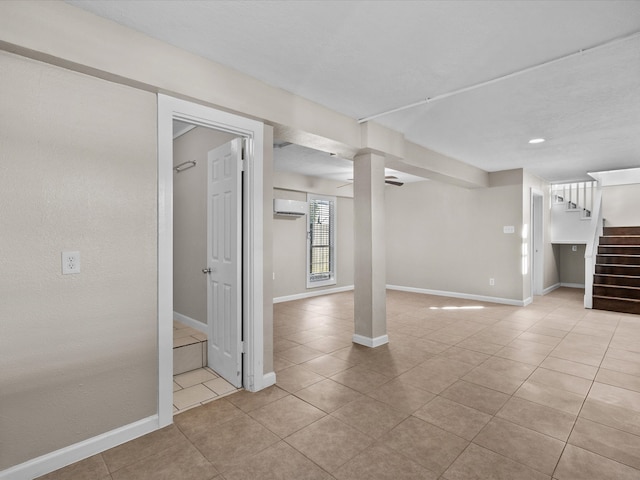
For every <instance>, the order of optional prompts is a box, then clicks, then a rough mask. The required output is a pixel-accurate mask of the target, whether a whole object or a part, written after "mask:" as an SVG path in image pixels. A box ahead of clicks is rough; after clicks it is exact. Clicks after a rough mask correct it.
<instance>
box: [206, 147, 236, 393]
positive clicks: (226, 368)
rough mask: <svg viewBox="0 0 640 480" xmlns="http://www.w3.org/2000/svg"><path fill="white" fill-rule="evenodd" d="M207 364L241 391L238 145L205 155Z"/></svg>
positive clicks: (215, 150)
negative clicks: (206, 177)
mask: <svg viewBox="0 0 640 480" xmlns="http://www.w3.org/2000/svg"><path fill="white" fill-rule="evenodd" d="M207 161H208V169H207V174H208V181H207V185H208V190H207V268H206V269H205V272H207V276H208V285H207V329H208V341H209V347H208V348H209V351H208V354H209V355H208V363H209V367H211V368H212V369H213V370H215V371H216V372H217V373H218V374H219V375H220V376H221V377H223V378H224V379H225V380H227V381H228V382H229V383H231V384H233V385H234V386H236V387H241V386H242V195H241V194H242V190H241V189H242V184H241V179H242V139H240V138H236V139H234V140H232V141H230V142H228V143H226V144H224V145H222V146H220V147H218V148H216V149H214V150H211V151H210V152H209V153H208V159H207Z"/></svg>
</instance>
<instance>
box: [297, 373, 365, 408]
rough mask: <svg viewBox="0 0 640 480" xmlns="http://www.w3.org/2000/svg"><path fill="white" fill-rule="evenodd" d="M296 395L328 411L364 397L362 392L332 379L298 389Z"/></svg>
mask: <svg viewBox="0 0 640 480" xmlns="http://www.w3.org/2000/svg"><path fill="white" fill-rule="evenodd" d="M295 395H296V396H297V397H299V398H301V399H302V400H304V401H305V402H308V403H310V404H311V405H313V406H315V407H317V408H319V409H320V410H323V411H324V412H327V413H331V412H333V411H334V410H337V409H338V408H340V407H342V406H343V405H346V404H347V403H349V402H353V401H354V400H357V399H359V398H361V397H362V394H361V393H359V392H357V391H355V390H353V389H351V388H349V387H346V386H344V385H342V384H340V383H338V382H335V381H333V380H331V379H326V380H322V381H320V382H318V383H314V384H313V385H311V386H309V387H306V388H303V389H302V390H298V391H297V392H296V393H295Z"/></svg>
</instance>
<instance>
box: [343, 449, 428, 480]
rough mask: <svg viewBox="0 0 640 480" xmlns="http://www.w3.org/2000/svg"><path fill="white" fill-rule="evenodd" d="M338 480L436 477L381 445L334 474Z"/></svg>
mask: <svg viewBox="0 0 640 480" xmlns="http://www.w3.org/2000/svg"><path fill="white" fill-rule="evenodd" d="M335 477H336V478H337V479H338V480H436V479H437V478H438V476H437V475H436V474H435V473H433V472H431V471H429V470H427V469H425V468H424V467H421V466H420V465H418V464H417V463H415V462H412V461H411V460H409V459H407V458H405V457H403V456H401V455H398V453H397V452H395V451H393V450H391V449H389V448H386V447H384V446H382V445H379V444H378V445H372V446H371V447H369V448H367V449H366V450H365V451H363V452H362V453H360V454H359V455H357V456H356V457H355V458H353V459H351V460H349V461H348V462H347V463H345V464H344V465H343V466H342V467H340V469H339V470H338V471H337V472H336V473H335Z"/></svg>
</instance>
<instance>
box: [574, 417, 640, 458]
mask: <svg viewBox="0 0 640 480" xmlns="http://www.w3.org/2000/svg"><path fill="white" fill-rule="evenodd" d="M569 443H570V444H571V445H575V446H577V447H581V448H584V449H585V450H589V451H590V452H593V453H597V454H598V455H602V456H603V457H607V458H610V459H611V460H615V461H617V462H620V463H624V464H625V465H629V466H631V467H634V468H637V469H640V437H639V436H637V435H633V434H631V433H627V432H623V431H620V430H616V429H614V428H611V427H607V426H606V425H601V424H599V423H595V422H592V421H590V420H586V419H584V418H579V419H578V421H577V422H576V426H575V427H574V429H573V432H572V433H571V436H570V437H569Z"/></svg>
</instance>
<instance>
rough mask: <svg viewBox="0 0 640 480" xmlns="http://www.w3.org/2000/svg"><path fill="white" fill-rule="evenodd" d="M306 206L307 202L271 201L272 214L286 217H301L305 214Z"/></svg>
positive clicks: (279, 199)
mask: <svg viewBox="0 0 640 480" xmlns="http://www.w3.org/2000/svg"><path fill="white" fill-rule="evenodd" d="M307 205H308V204H307V202H298V201H296V200H283V199H281V198H275V199H274V200H273V213H275V214H276V215H284V216H287V217H301V216H303V215H306V214H307Z"/></svg>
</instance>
